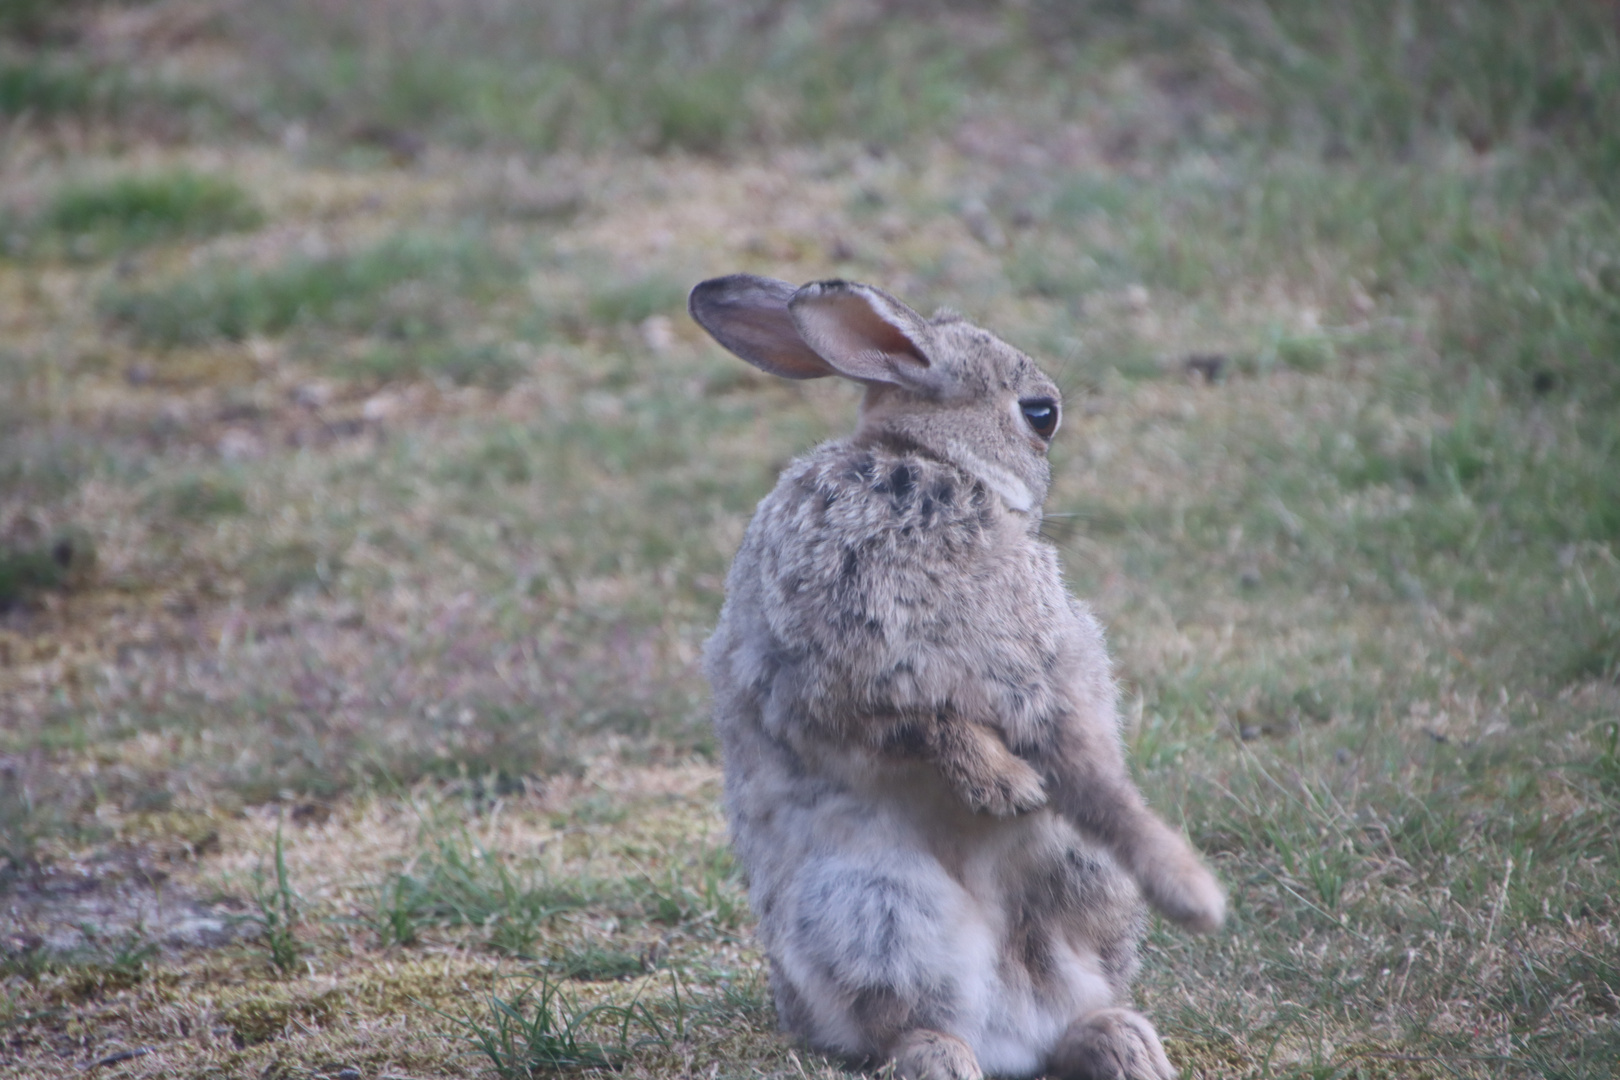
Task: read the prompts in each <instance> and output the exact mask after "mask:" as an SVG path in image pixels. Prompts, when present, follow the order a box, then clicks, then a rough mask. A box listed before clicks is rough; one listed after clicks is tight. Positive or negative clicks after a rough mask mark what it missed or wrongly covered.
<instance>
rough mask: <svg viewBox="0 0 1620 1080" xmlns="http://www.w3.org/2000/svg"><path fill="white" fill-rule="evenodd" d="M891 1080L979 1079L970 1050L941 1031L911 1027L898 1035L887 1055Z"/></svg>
mask: <svg viewBox="0 0 1620 1080" xmlns="http://www.w3.org/2000/svg"><path fill="white" fill-rule="evenodd" d="M891 1060H893V1062H894V1075H895V1080H983V1077H984V1072H983V1070H981V1069H980V1068H979V1059H978V1058H977V1057H975V1056H974V1054H973V1048H972V1047H971V1046H969V1045H968V1044H967V1043H965V1042H963V1041H962V1040H961V1039H958V1038H957V1037H956V1036H955V1035H947V1034H945V1033H944V1032H943V1031H933V1030H930V1029H929V1028H914V1029H912V1030H911V1031H908V1032H906V1033H905V1034H904V1035H902V1036H900V1039H899V1040H898V1041H897V1042H896V1043H895V1046H894V1052H893V1054H892V1055H891Z"/></svg>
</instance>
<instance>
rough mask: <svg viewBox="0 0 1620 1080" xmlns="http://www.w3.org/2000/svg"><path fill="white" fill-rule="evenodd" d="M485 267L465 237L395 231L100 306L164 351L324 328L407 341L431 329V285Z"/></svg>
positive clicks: (469, 278)
mask: <svg viewBox="0 0 1620 1080" xmlns="http://www.w3.org/2000/svg"><path fill="white" fill-rule="evenodd" d="M489 267H490V253H489V252H487V251H486V250H485V249H484V248H483V247H482V246H481V245H480V244H479V243H478V242H477V241H476V240H474V239H470V238H469V239H466V240H462V241H460V242H456V243H452V244H449V245H446V244H445V243H443V242H442V241H440V240H438V239H437V238H434V239H423V238H419V237H410V236H402V237H398V238H393V239H389V240H386V241H383V242H381V243H378V244H375V245H372V246H369V247H366V248H364V249H362V250H359V251H356V252H353V253H348V254H339V255H330V256H324V257H313V258H311V257H294V258H291V259H289V260H287V261H286V262H284V263H283V264H281V265H279V266H274V267H269V268H266V269H263V270H255V269H249V268H242V267H228V266H225V265H216V266H210V267H207V268H204V269H202V270H198V271H193V272H190V273H186V274H182V275H180V276H178V277H177V278H176V279H175V280H173V281H170V282H168V283H166V284H164V285H161V286H158V287H156V288H137V289H115V290H113V291H111V292H110V293H108V294H107V295H106V296H105V297H104V298H103V300H102V303H101V308H102V311H103V313H104V315H105V316H106V318H107V319H108V320H109V321H110V322H112V323H113V324H115V325H118V326H123V327H127V328H128V329H129V331H130V332H131V333H132V334H133V336H134V337H135V339H136V340H137V341H139V342H142V343H144V344H151V345H158V346H166V347H171V348H172V347H175V346H180V345H198V344H207V343H209V342H213V341H220V340H224V341H243V340H245V339H247V338H249V337H254V336H266V335H276V334H282V333H285V332H286V331H288V330H291V329H294V328H296V327H300V326H305V327H308V326H328V325H330V326H336V327H339V328H342V329H347V330H351V331H361V332H369V333H373V334H377V335H380V336H383V337H389V338H398V339H404V340H411V339H415V338H420V337H424V336H427V335H430V334H431V333H432V332H433V331H434V330H435V329H437V328H438V326H439V325H440V321H441V318H442V313H441V312H440V311H439V310H437V309H436V308H435V306H434V304H433V300H435V299H437V298H438V296H439V295H440V292H439V291H440V290H443V289H446V288H449V289H452V290H454V289H460V288H465V287H467V286H469V285H471V284H472V283H474V282H475V281H476V280H477V279H478V278H479V276H480V275H481V274H484V273H487V272H488V268H489ZM413 285H414V286H416V287H415V288H414V289H413V288H412V286H413ZM424 293H426V294H427V295H426V296H424ZM424 299H426V300H428V302H427V303H423V302H422V301H423V300H424Z"/></svg>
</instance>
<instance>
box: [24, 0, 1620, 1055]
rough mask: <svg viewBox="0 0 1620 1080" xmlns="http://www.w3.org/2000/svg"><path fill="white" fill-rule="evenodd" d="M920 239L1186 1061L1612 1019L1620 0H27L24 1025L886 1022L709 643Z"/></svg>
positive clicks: (1618, 714)
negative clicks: (771, 886) (1041, 512)
mask: <svg viewBox="0 0 1620 1080" xmlns="http://www.w3.org/2000/svg"><path fill="white" fill-rule="evenodd" d="M739 270H746V271H750V272H754V273H761V274H767V275H771V276H774V277H780V278H786V279H789V280H791V281H794V282H801V281H808V280H812V279H815V278H822V277H831V276H839V277H846V278H850V279H855V280H861V281H867V282H871V283H873V284H877V285H879V286H881V287H883V288H886V289H888V290H889V291H891V292H893V293H895V294H897V295H899V296H901V297H902V298H904V299H906V300H907V301H908V302H910V303H911V304H912V305H913V306H915V307H917V308H919V309H920V310H923V311H925V312H926V311H931V310H933V309H934V307H936V306H940V305H945V306H949V307H952V308H955V309H957V310H960V311H963V312H965V313H966V314H968V315H969V316H970V317H971V318H973V319H974V320H975V321H977V322H980V323H982V324H984V325H986V326H988V327H991V328H993V329H995V330H996V331H998V332H999V333H1000V334H1001V335H1002V336H1003V337H1005V338H1006V339H1007V340H1009V341H1011V342H1013V343H1015V344H1017V345H1019V346H1020V347H1022V348H1024V349H1025V350H1027V351H1029V352H1030V353H1031V354H1032V355H1034V356H1036V357H1037V358H1038V359H1039V360H1040V361H1041V362H1042V364H1043V365H1044V366H1045V367H1046V368H1047V369H1048V370H1049V371H1051V372H1052V373H1053V374H1054V376H1055V377H1057V378H1058V379H1059V381H1060V382H1061V383H1062V384H1063V385H1064V387H1065V393H1066V395H1067V414H1068V415H1067V421H1066V423H1065V425H1064V428H1063V430H1062V432H1061V433H1060V434H1059V436H1058V439H1057V442H1056V444H1055V446H1054V451H1053V456H1054V473H1055V483H1054V488H1053V494H1052V496H1051V498H1050V499H1049V501H1048V504H1047V511H1048V514H1047V520H1046V524H1045V531H1046V533H1047V535H1048V536H1049V537H1050V538H1051V540H1052V541H1053V542H1054V543H1055V544H1057V545H1058V546H1059V547H1060V549H1061V550H1062V552H1063V554H1064V558H1065V562H1066V567H1067V572H1068V575H1069V580H1070V583H1071V587H1072V588H1073V590H1074V591H1075V592H1076V594H1078V595H1080V596H1083V597H1085V598H1087V599H1088V600H1089V601H1090V602H1091V603H1092V604H1093V605H1094V606H1095V608H1096V609H1097V611H1098V612H1099V614H1100V615H1101V616H1102V617H1103V619H1104V621H1105V623H1106V624H1107V626H1108V628H1109V634H1110V642H1111V646H1112V649H1113V651H1114V655H1115V659H1116V663H1117V667H1118V674H1119V678H1120V680H1121V685H1122V687H1123V690H1124V699H1125V702H1126V724H1127V730H1126V733H1125V734H1126V740H1127V743H1128V746H1129V749H1130V752H1131V758H1132V762H1133V767H1134V769H1135V772H1136V775H1137V777H1138V780H1139V781H1140V783H1141V784H1142V786H1143V788H1144V790H1145V791H1146V792H1147V793H1148V796H1149V799H1150V801H1151V802H1152V803H1153V804H1154V806H1155V807H1156V808H1157V809H1158V810H1159V811H1160V812H1161V813H1163V814H1164V815H1166V816H1167V817H1168V818H1169V819H1171V820H1172V821H1175V822H1177V823H1178V824H1180V825H1182V826H1183V827H1184V828H1185V829H1186V830H1187V832H1188V834H1189V835H1190V836H1191V837H1192V838H1193V840H1194V842H1195V843H1196V844H1197V845H1198V846H1199V847H1200V848H1201V849H1202V850H1203V851H1204V852H1206V853H1207V855H1208V857H1209V858H1210V860H1211V862H1212V864H1213V865H1214V866H1215V867H1216V868H1217V871H1218V873H1219V874H1220V876H1221V877H1222V879H1223V880H1224V881H1225V883H1226V884H1227V886H1228V888H1229V889H1230V894H1231V902H1232V915H1231V918H1230V919H1229V921H1228V924H1227V926H1226V927H1225V928H1224V929H1223V930H1222V931H1221V932H1219V933H1218V934H1216V935H1213V936H1211V937H1207V938H1191V937H1188V936H1186V935H1184V934H1182V933H1181V932H1179V931H1176V930H1174V929H1173V928H1171V927H1168V926H1166V925H1161V924H1158V923H1155V925H1154V926H1153V929H1152V931H1151V934H1150V937H1149V940H1148V943H1147V948H1146V952H1145V964H1144V971H1143V975H1142V978H1141V981H1140V983H1139V987H1138V997H1139V1004H1140V1006H1141V1007H1142V1008H1143V1010H1144V1011H1146V1012H1147V1013H1148V1014H1149V1015H1150V1016H1152V1017H1153V1018H1154V1020H1155V1022H1156V1023H1157V1024H1158V1025H1159V1027H1160V1030H1161V1031H1162V1032H1163V1034H1164V1036H1165V1039H1166V1045H1167V1049H1168V1052H1169V1055H1170V1057H1171V1058H1172V1060H1173V1061H1174V1062H1175V1063H1176V1064H1177V1065H1178V1067H1179V1068H1180V1070H1181V1072H1182V1075H1183V1076H1185V1077H1209V1078H1215V1077H1221V1078H1225V1077H1256V1078H1258V1077H1296V1078H1313V1080H1339V1078H1344V1080H1351V1078H1359V1080H1371V1078H1395V1077H1411V1078H1425V1080H1427V1078H1449V1077H1465V1078H1485V1077H1503V1076H1507V1077H1559V1078H1570V1080H1576V1078H1591V1080H1597V1078H1607V1077H1611V1076H1613V1075H1614V1072H1615V1069H1616V1068H1617V1065H1616V1063H1617V1062H1620V7H1616V6H1615V5H1614V4H1612V3H1607V2H1599V0H1582V2H1580V3H1567V4H1562V5H1551V4H1542V3H1538V2H1533V0H1496V2H1485V0H1480V2H1477V3H1473V4H1461V3H1443V2H1440V0H1345V2H1342V3H1338V4H1332V5H1316V4H1307V3H1304V2H1299V3H1289V2H1288V0H1254V2H1252V3H1241V4H1240V3H1230V4H1225V3H1223V4H1205V5H1198V4H1180V3H1169V2H1158V0H1136V2H1133V0H1086V2H1078V3H1073V4H1069V3H1061V2H1058V0H1021V2H1011V0H1009V2H1007V3H1004V4H971V3H967V2H951V0H826V2H813V3H809V4H802V5H792V4H786V3H781V2H780V0H744V2H728V0H658V2H654V0H639V2H631V0H606V2H597V3H592V2H590V0H558V2H556V3H550V4H544V5H542V4H522V3H517V2H511V0H460V2H457V0H388V2H384V0H351V2H348V3H340V2H338V0H146V2H134V0H131V2H125V3H111V2H90V0H71V2H65V0H0V1076H3V1077H19V1078H21V1077H52V1076H68V1075H83V1074H87V1073H88V1075H93V1076H95V1077H97V1078H106V1080H113V1078H121V1077H205V1076H207V1077H216V1076H217V1077H233V1076H249V1077H256V1078H258V1077H262V1078H266V1080H292V1078H316V1077H326V1078H330V1080H336V1078H342V1080H359V1078H365V1080H372V1078H378V1080H381V1078H405V1077H440V1076H454V1077H461V1076H465V1077H499V1078H502V1080H514V1078H520V1077H530V1076H550V1075H556V1074H562V1075H569V1074H576V1075H577V1074H585V1073H590V1072H592V1071H593V1070H594V1071H605V1070H616V1071H617V1072H619V1073H620V1074H622V1075H627V1076H632V1077H639V1076H661V1077H662V1076H694V1077H704V1078H707V1080H718V1078H723V1077H732V1076H775V1077H809V1076H835V1075H839V1072H840V1070H839V1067H838V1066H837V1064H836V1063H834V1062H831V1061H828V1060H825V1059H823V1058H821V1057H819V1056H817V1055H815V1054H813V1053H811V1052H809V1051H807V1050H805V1049H804V1048H802V1047H798V1046H795V1045H794V1044H793V1043H791V1042H790V1041H788V1040H786V1039H784V1038H783V1037H782V1036H780V1035H778V1034H777V1033H776V1031H775V1016H774V1013H773V1009H772V1006H771V1003H770V996H769V993H768V992H767V990H766V987H765V982H764V965H763V960H762V957H761V956H760V954H759V953H758V952H757V951H756V949H755V948H754V945H753V943H752V938H751V934H750V927H751V915H750V914H749V911H748V907H747V902H746V897H745V893H744V888H743V885H742V883H741V882H740V880H739V877H738V874H737V871H736V868H735V866H734V865H733V863H732V862H731V859H730V856H729V853H728V851H727V847H726V835H725V826H724V822H723V820H722V818H721V814H720V810H719V804H718V800H719V761H718V753H717V749H716V746H715V744H714V739H713V736H712V733H711V731H710V729H709V726H708V718H707V712H706V710H707V704H706V694H707V691H706V688H705V686H704V684H703V680H702V678H701V675H700V674H699V672H698V668H697V663H698V657H699V655H700V650H701V647H702V643H703V641H704V638H705V636H706V634H707V632H708V630H709V629H710V628H711V627H712V625H713V623H714V620H715V617H716V613H717V611H718V609H719V605H720V602H721V599H722V582H723V578H724V574H725V570H726V566H727V562H728V560H729V557H730V554H731V552H732V551H733V550H734V549H735V547H736V545H737V543H738V541H739V539H740V538H741V535H742V530H743V528H744V526H745V524H746V522H747V520H748V517H749V514H750V513H751V511H752V508H753V506H754V504H755V502H756V501H757V500H758V499H759V498H760V497H761V496H762V495H763V494H764V493H765V492H766V491H767V490H769V488H770V486H771V484H772V483H773V481H774V477H775V475H776V473H777V471H778V470H779V469H780V468H781V467H782V466H783V464H785V463H786V462H787V461H788V460H790V459H791V458H792V457H793V456H794V455H795V454H797V453H800V452H802V451H803V450H805V449H807V448H809V447H810V446H812V445H814V444H815V443H816V442H817V441H819V440H821V439H823V438H826V437H829V436H832V435H834V434H837V433H840V432H842V431H844V430H847V429H848V427H849V426H850V424H851V422H852V419H853V415H854V409H855V404H856V401H857V394H856V391H855V390H854V389H853V388H851V387H846V386H838V385H832V384H830V383H828V382H813V383H802V384H801V383H795V384H789V383H785V382H781V381H776V380H772V379H770V378H769V377H767V376H764V375H761V374H759V373H757V372H755V371H753V370H752V369H750V368H748V367H746V366H745V365H743V364H742V363H740V362H739V361H737V360H735V359H734V358H732V357H730V356H728V355H727V354H725V353H723V352H722V351H721V350H720V349H719V348H718V347H717V346H715V345H713V344H712V343H711V342H710V341H709V340H708V339H707V338H706V337H705V336H704V335H703V334H702V332H701V331H700V330H698V329H697V328H696V327H695V326H694V325H692V323H691V322H690V321H689V320H688V319H687V317H686V314H685V309H684V301H685V294H686V291H687V290H688V289H689V288H690V287H691V285H692V284H694V283H695V282H696V281H698V280H700V279H702V278H704V277H709V276H713V275H716V274H721V273H729V272H733V271H739Z"/></svg>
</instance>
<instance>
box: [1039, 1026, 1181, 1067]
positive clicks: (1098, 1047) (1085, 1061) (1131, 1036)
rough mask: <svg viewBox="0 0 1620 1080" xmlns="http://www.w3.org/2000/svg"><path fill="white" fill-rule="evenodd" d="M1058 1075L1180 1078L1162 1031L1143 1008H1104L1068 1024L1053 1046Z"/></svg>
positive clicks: (1052, 1061) (1053, 1064) (1049, 1064)
mask: <svg viewBox="0 0 1620 1080" xmlns="http://www.w3.org/2000/svg"><path fill="white" fill-rule="evenodd" d="M1047 1075H1049V1076H1051V1077H1053V1078H1054V1080H1175V1077H1176V1070H1175V1068H1174V1067H1173V1066H1171V1064H1170V1059H1169V1058H1167V1057H1165V1056H1164V1046H1163V1044H1162V1043H1160V1042H1159V1033H1158V1032H1157V1031H1154V1030H1153V1025H1152V1024H1151V1023H1150V1022H1149V1021H1148V1018H1147V1017H1145V1016H1143V1015H1142V1014H1141V1013H1138V1012H1132V1011H1131V1010H1130V1009H1099V1010H1098V1011H1096V1012H1093V1013H1087V1014H1086V1015H1084V1016H1082V1017H1080V1018H1078V1019H1077V1020H1075V1021H1074V1023H1072V1024H1070V1025H1069V1030H1068V1031H1065V1032H1064V1033H1063V1037H1062V1038H1061V1039H1059V1040H1058V1044H1057V1046H1056V1047H1055V1048H1053V1050H1052V1056H1051V1058H1050V1060H1049V1061H1048V1063H1047Z"/></svg>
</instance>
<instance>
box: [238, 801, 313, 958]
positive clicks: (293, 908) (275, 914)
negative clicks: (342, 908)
mask: <svg viewBox="0 0 1620 1080" xmlns="http://www.w3.org/2000/svg"><path fill="white" fill-rule="evenodd" d="M252 900H253V906H254V907H255V908H257V909H258V910H257V912H255V913H253V914H251V915H249V916H248V918H249V920H250V921H252V922H255V923H257V924H258V926H259V931H260V940H261V941H262V943H263V945H264V949H265V952H266V953H267V954H268V955H269V959H270V964H271V966H272V967H274V968H275V969H276V971H278V972H280V973H281V975H282V976H283V977H285V976H287V975H290V974H292V972H293V971H294V970H296V969H297V967H298V959H299V957H300V956H301V955H302V954H303V951H304V950H303V946H302V945H300V944H299V941H298V924H299V922H300V921H301V917H302V912H301V908H302V907H303V905H302V903H301V902H300V901H299V898H298V894H297V893H295V892H294V891H293V887H292V882H291V880H290V879H289V878H288V875H287V855H286V850H285V848H284V847H283V845H282V840H281V830H279V829H278V830H276V843H275V856H274V865H273V868H272V870H270V871H266V870H265V868H264V867H263V866H256V867H254V870H253V887H252Z"/></svg>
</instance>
